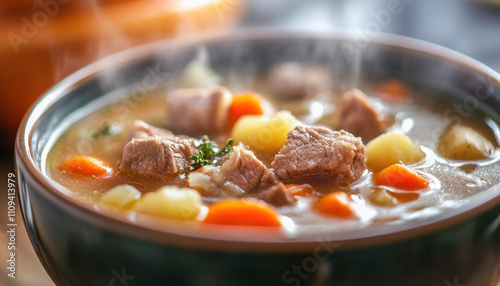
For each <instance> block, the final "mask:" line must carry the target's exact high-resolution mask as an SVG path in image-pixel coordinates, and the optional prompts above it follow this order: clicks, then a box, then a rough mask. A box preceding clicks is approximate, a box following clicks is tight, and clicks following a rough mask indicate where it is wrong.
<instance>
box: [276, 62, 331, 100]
mask: <svg viewBox="0 0 500 286" xmlns="http://www.w3.org/2000/svg"><path fill="white" fill-rule="evenodd" d="M267 85H268V87H269V90H270V92H271V93H272V94H273V95H274V96H276V97H278V98H280V99H283V100H291V99H303V98H307V97H313V96H316V95H318V94H320V93H324V92H327V91H328V90H329V88H330V75H329V73H328V71H327V70H326V69H324V68H321V67H319V66H305V65H303V64H300V63H295V62H285V63H282V64H279V65H276V66H275V67H273V68H272V69H271V70H270V71H269V74H268V76H267Z"/></svg>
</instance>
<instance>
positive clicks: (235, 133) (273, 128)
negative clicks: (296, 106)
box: [231, 111, 302, 154]
mask: <svg viewBox="0 0 500 286" xmlns="http://www.w3.org/2000/svg"><path fill="white" fill-rule="evenodd" d="M298 125H302V123H301V122H300V121H299V120H298V119H297V118H295V117H294V116H293V115H292V114H291V113H290V112H289V111H279V112H277V113H276V114H274V115H273V116H272V117H271V118H269V117H267V116H265V115H246V116H243V117H241V118H240V119H239V120H238V121H236V124H235V125H234V127H233V130H232V134H231V137H232V138H233V139H234V140H235V144H238V143H239V142H242V143H243V144H245V145H248V146H249V147H250V149H252V150H253V151H256V152H261V153H272V154H275V153H278V151H279V150H280V149H281V147H283V145H284V144H285V140H286V138H287V135H288V132H290V131H291V130H292V129H294V128H295V126H298Z"/></svg>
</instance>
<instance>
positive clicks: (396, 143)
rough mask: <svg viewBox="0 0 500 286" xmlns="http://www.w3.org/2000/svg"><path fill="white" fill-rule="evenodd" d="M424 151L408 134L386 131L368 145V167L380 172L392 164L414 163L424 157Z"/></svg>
mask: <svg viewBox="0 0 500 286" xmlns="http://www.w3.org/2000/svg"><path fill="white" fill-rule="evenodd" d="M424 156H425V155H424V153H423V152H422V151H420V149H419V148H418V147H417V145H415V143H413V141H412V140H411V139H410V138H409V137H408V136H406V135H404V134H401V133H396V132H388V133H384V134H382V135H380V136H378V137H376V138H374V139H373V140H371V141H370V142H368V144H367V145H366V158H367V164H368V168H369V169H370V170H372V171H374V172H378V171H380V170H382V169H384V168H386V167H388V166H390V165H392V164H396V163H403V164H413V163H416V162H418V161H420V160H422V159H423V158H424Z"/></svg>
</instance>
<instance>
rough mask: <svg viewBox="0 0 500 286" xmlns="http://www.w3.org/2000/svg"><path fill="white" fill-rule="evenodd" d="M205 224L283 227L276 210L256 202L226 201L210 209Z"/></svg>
mask: <svg viewBox="0 0 500 286" xmlns="http://www.w3.org/2000/svg"><path fill="white" fill-rule="evenodd" d="M203 222H204V223H211V224H223V225H242V226H274V227H276V226H281V222H280V220H279V219H278V215H277V214H276V211H275V210H274V208H273V207H272V206H270V205H268V204H266V203H264V202H260V201H254V200H225V201H220V202H217V203H214V204H213V205H211V206H210V208H209V209H208V214H207V216H206V217H205V220H204V221H203Z"/></svg>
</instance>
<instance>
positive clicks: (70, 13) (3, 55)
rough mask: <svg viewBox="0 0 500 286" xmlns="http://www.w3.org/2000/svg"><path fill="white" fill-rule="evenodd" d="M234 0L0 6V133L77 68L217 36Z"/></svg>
mask: <svg viewBox="0 0 500 286" xmlns="http://www.w3.org/2000/svg"><path fill="white" fill-rule="evenodd" d="M244 3H245V2H244V1H242V0H238V1H234V0H168V1H166V0H125V1H123V0H122V1H118V0H95V1H70V0H44V1H35V0H22V1H17V0H16V1H2V3H0V15H1V17H0V35H1V36H2V38H3V39H4V41H1V42H0V62H1V63H2V69H1V71H0V94H1V95H2V99H3V100H4V101H3V104H4V106H6V107H7V108H4V110H3V112H1V113H0V132H1V134H2V135H7V136H12V135H14V133H15V131H16V130H17V128H18V125H19V123H20V121H21V118H22V116H23V115H24V113H25V112H26V110H27V109H28V107H29V106H30V105H31V104H32V103H33V102H34V101H35V99H36V98H38V97H39V96H40V95H41V94H42V93H43V92H44V91H46V90H47V89H48V88H49V87H50V86H52V85H53V84H55V83H56V82H57V81H59V80H61V79H62V78H63V77H66V76H67V75H69V74H70V73H72V72H74V71H76V70H77V69H79V68H81V67H83V66H85V65H87V64H89V63H90V62H93V61H95V60H97V59H99V58H101V57H104V56H106V55H109V54H111V53H115V52H117V51H120V50H123V49H126V48H129V47H132V46H135V45H139V44H143V43H147V42H152V41H156V40H160V39H165V38H171V37H178V36H184V35H195V34H197V33H202V32H207V31H220V30H222V29H227V28H229V27H231V26H233V25H234V24H235V23H236V22H237V20H238V18H239V16H240V14H241V11H243V7H244Z"/></svg>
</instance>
